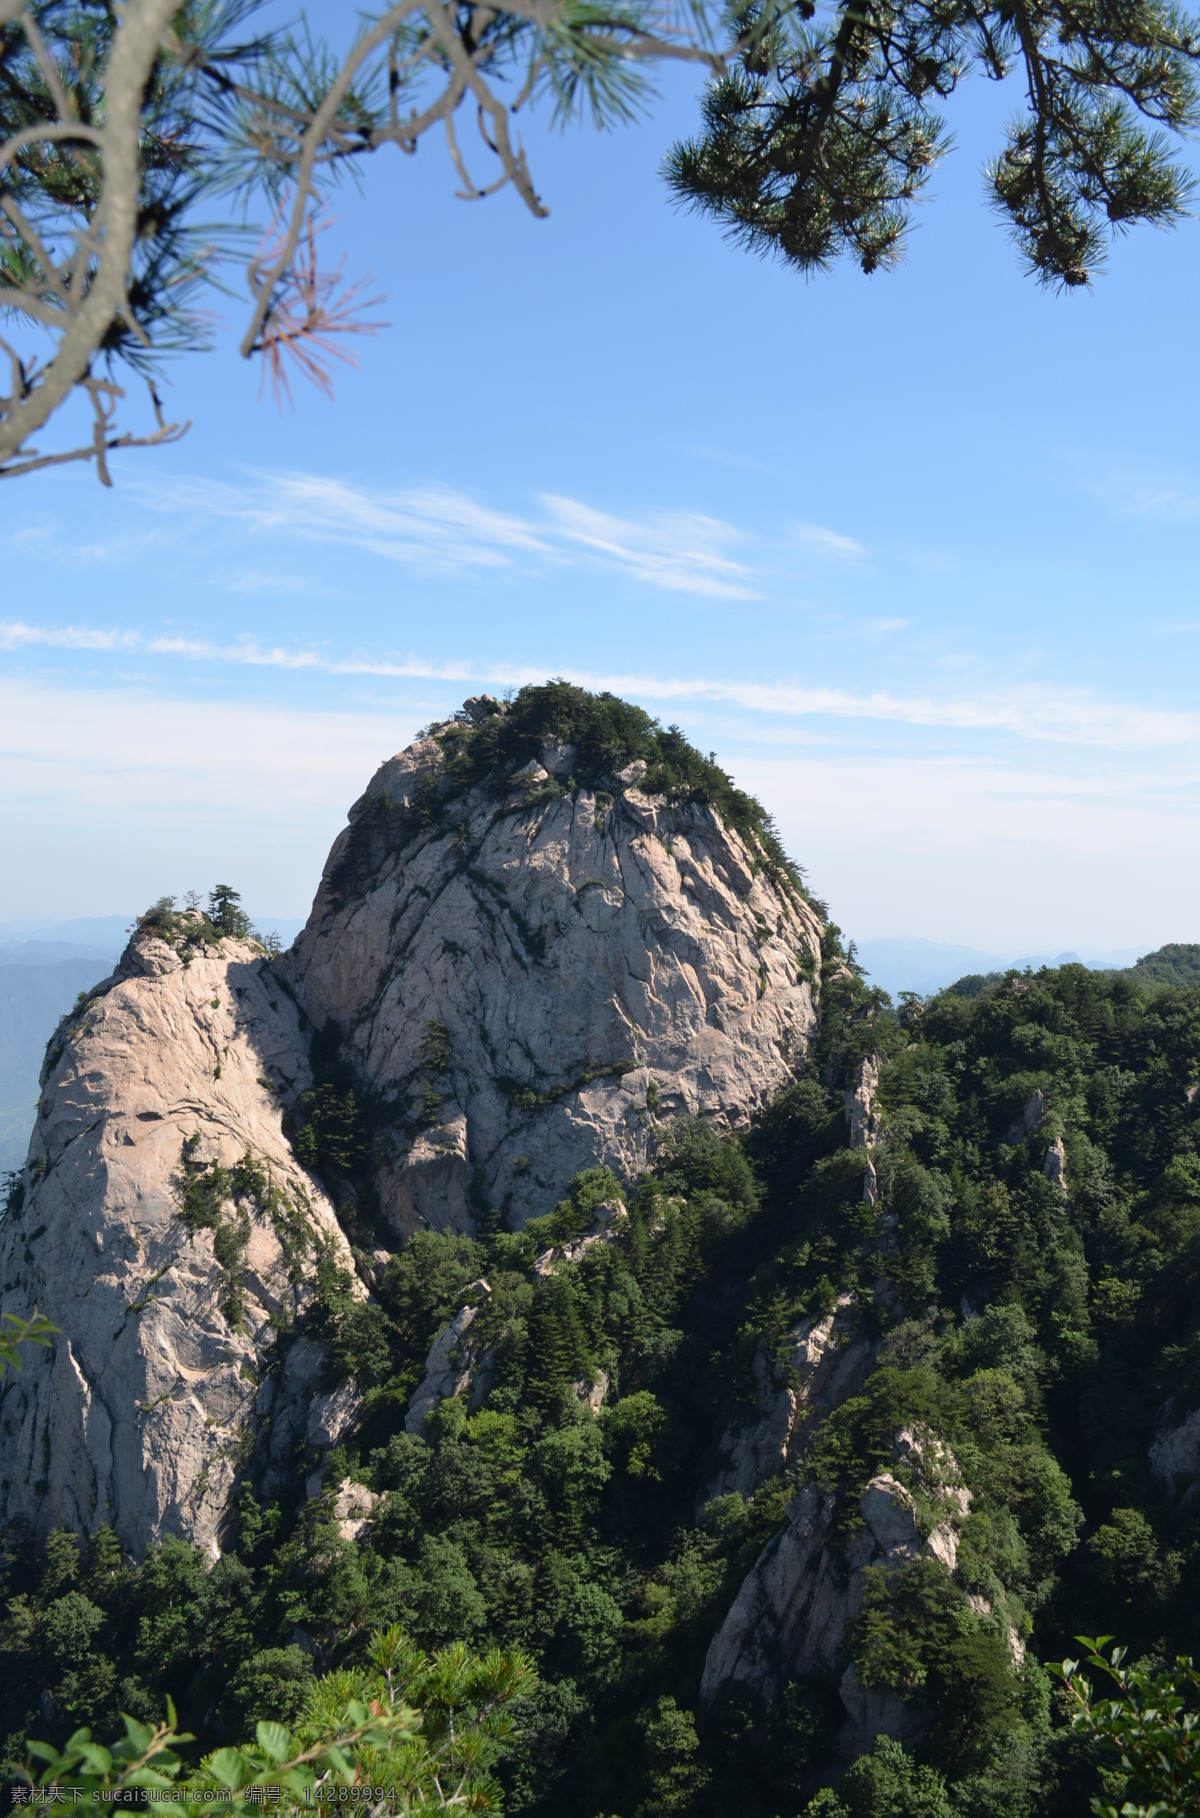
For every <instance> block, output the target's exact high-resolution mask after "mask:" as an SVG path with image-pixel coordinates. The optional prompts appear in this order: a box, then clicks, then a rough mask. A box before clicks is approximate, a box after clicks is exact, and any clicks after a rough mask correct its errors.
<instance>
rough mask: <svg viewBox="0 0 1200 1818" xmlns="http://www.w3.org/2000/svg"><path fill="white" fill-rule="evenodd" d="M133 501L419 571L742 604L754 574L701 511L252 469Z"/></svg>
mask: <svg viewBox="0 0 1200 1818" xmlns="http://www.w3.org/2000/svg"><path fill="white" fill-rule="evenodd" d="M140 497H141V498H142V500H143V502H144V503H145V504H146V505H147V506H149V507H150V508H151V509H152V510H155V511H159V512H162V513H163V514H164V515H169V516H171V517H172V518H173V519H174V520H175V522H176V524H177V525H180V526H182V527H184V528H185V529H186V528H190V527H191V526H192V525H193V524H197V525H198V524H210V523H211V522H212V521H213V520H214V519H223V520H225V521H226V522H229V523H234V524H239V525H242V526H244V527H245V528H246V529H247V530H248V531H249V532H250V533H252V534H255V535H275V536H278V535H285V536H289V537H294V538H297V539H300V540H301V541H310V542H311V541H316V542H325V543H342V544H347V545H350V546H352V547H353V548H355V549H365V550H369V551H371V552H372V553H373V554H375V555H378V556H381V557H383V558H384V559H386V560H388V561H393V562H398V563H402V564H404V565H406V566H408V567H411V568H415V569H417V570H419V571H420V572H422V573H425V574H435V575H463V574H470V573H483V572H487V571H494V570H496V569H505V568H513V567H515V566H517V565H520V566H522V567H523V568H525V569H527V570H528V569H530V568H533V569H534V570H537V569H539V568H543V569H544V568H547V567H549V568H557V567H562V566H563V565H566V564H578V563H584V562H585V563H599V564H601V565H602V566H604V567H606V568H610V569H615V570H617V571H618V572H619V573H623V574H625V575H627V576H628V577H629V578H630V579H632V580H636V581H640V582H642V583H644V584H645V585H647V586H650V587H658V588H663V589H665V590H667V591H669V592H673V593H692V594H701V595H707V596H709V597H713V598H718V599H745V598H749V597H752V596H753V594H754V591H755V589H754V585H753V578H752V575H751V571H750V569H749V568H747V567H746V566H745V565H744V564H743V563H740V562H737V561H735V560H734V559H733V558H732V556H731V555H730V553H729V551H730V550H731V548H732V547H733V546H734V545H735V544H736V543H738V542H739V541H741V540H743V539H742V533H741V532H740V531H738V530H737V529H736V528H735V527H734V526H733V525H731V524H726V523H723V522H721V521H720V520H719V519H717V518H711V517H706V516H705V515H704V514H703V513H701V512H690V511H685V512H651V513H647V514H645V515H644V516H641V517H617V516H614V515H612V514H610V513H607V512H604V511H600V510H598V509H596V508H595V507H594V506H591V505H588V504H585V503H584V502H582V501H581V500H578V499H571V498H564V497H562V496H560V495H558V494H545V495H543V496H542V497H541V499H540V500H539V505H540V511H539V512H538V513H537V514H536V515H535V514H530V515H526V516H516V515H514V514H512V513H509V512H502V511H496V510H493V509H491V507H489V506H487V505H485V504H481V503H480V502H479V501H478V500H477V499H474V498H472V497H471V496H470V495H469V494H467V493H464V492H460V491H457V490H455V489H453V488H450V487H437V486H425V487H409V488H399V489H386V488H372V487H365V486H359V485H355V484H352V483H351V482H349V481H346V480H338V479H330V478H327V477H324V476H322V475H318V474H306V473H288V472H271V473H263V472H255V473H251V474H249V475H248V476H247V479H246V481H245V483H244V484H242V485H233V484H230V483H228V482H225V481H216V480H200V479H194V480H179V481H165V482H164V481H158V482H154V483H151V484H147V485H143V486H142V488H141V489H140Z"/></svg>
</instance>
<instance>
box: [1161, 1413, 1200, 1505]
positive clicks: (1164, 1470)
mask: <svg viewBox="0 0 1200 1818" xmlns="http://www.w3.org/2000/svg"><path fill="white" fill-rule="evenodd" d="M1150 1469H1151V1470H1152V1471H1153V1472H1154V1475H1155V1476H1156V1477H1157V1478H1158V1480H1159V1482H1160V1483H1162V1484H1165V1486H1166V1487H1167V1489H1168V1490H1174V1489H1177V1488H1178V1487H1179V1485H1180V1484H1182V1483H1184V1482H1186V1481H1187V1479H1188V1478H1193V1479H1195V1478H1197V1477H1200V1408H1196V1409H1195V1410H1194V1411H1193V1412H1192V1413H1191V1414H1189V1415H1188V1416H1187V1417H1186V1419H1184V1420H1181V1421H1178V1422H1177V1423H1176V1425H1174V1426H1170V1427H1164V1428H1162V1430H1161V1431H1160V1432H1159V1434H1158V1435H1157V1437H1156V1438H1155V1440H1154V1441H1153V1443H1152V1444H1151V1447H1150Z"/></svg>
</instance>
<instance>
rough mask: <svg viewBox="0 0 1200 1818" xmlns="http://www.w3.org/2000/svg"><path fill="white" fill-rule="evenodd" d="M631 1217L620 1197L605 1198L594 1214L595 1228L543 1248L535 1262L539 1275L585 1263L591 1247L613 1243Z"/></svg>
mask: <svg viewBox="0 0 1200 1818" xmlns="http://www.w3.org/2000/svg"><path fill="white" fill-rule="evenodd" d="M628 1217H629V1213H628V1211H627V1210H626V1208H625V1206H624V1205H623V1204H622V1203H621V1201H620V1200H619V1199H618V1200H605V1202H604V1204H603V1205H600V1206H597V1207H596V1211H595V1214H594V1224H595V1229H594V1230H591V1231H589V1232H587V1234H586V1235H585V1236H583V1237H575V1238H571V1239H569V1240H568V1241H567V1242H566V1243H563V1244H552V1245H551V1246H550V1248H549V1249H548V1250H543V1251H542V1253H541V1255H540V1256H539V1257H538V1258H537V1259H536V1261H535V1262H534V1265H533V1268H534V1273H535V1275H542V1276H546V1275H553V1274H554V1273H555V1271H556V1270H557V1269H559V1268H560V1267H561V1266H562V1264H564V1263H577V1262H582V1260H583V1258H584V1257H585V1256H586V1255H587V1253H588V1251H589V1250H592V1249H595V1247H596V1245H597V1244H606V1243H611V1242H612V1240H613V1238H614V1237H617V1236H618V1235H619V1234H620V1231H621V1228H622V1226H623V1225H624V1224H625V1222H626V1220H627V1219H628Z"/></svg>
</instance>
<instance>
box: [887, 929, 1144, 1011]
mask: <svg viewBox="0 0 1200 1818" xmlns="http://www.w3.org/2000/svg"><path fill="white" fill-rule="evenodd" d="M1145 952H1146V948H1145V947H1119V948H1115V949H1113V950H1111V951H1108V952H1097V951H1096V950H1095V949H1094V948H1089V947H1085V948H1080V949H1072V950H1071V951H1070V952H1066V953H1030V952H1028V951H1025V952H1022V951H1021V950H1019V949H1018V948H1014V947H1008V948H1005V949H1003V950H1001V951H997V950H995V949H987V948H983V947H961V946H955V945H954V944H953V943H952V942H949V941H927V940H918V939H917V938H916V937H915V936H907V935H898V936H897V935H885V936H881V937H880V938H879V939H877V940H869V941H859V942H857V944H856V948H855V953H856V957H857V959H858V963H859V965H860V966H862V967H863V968H864V970H865V971H866V973H867V975H868V978H869V979H870V982H871V984H873V985H879V986H881V987H882V989H883V990H884V991H887V992H889V993H890V994H891V996H892V997H896V996H897V995H898V994H899V993H900V992H901V991H919V992H920V994H921V996H922V997H928V996H929V995H930V993H931V992H934V991H944V990H945V989H946V987H947V986H948V985H953V984H954V983H955V982H956V980H958V979H960V978H963V977H964V976H966V975H967V974H968V973H988V972H1005V971H1007V970H1008V968H1009V967H1010V966H1018V967H1020V968H1021V969H1022V970H1023V969H1024V968H1025V967H1026V966H1031V967H1032V968H1033V969H1034V970H1035V971H1036V970H1037V968H1038V967H1039V966H1066V965H1069V964H1070V963H1071V962H1072V961H1074V962H1076V963H1077V964H1080V965H1084V966H1092V967H1095V968H1097V969H1099V970H1101V971H1105V972H1109V971H1118V970H1121V969H1122V968H1124V967H1126V966H1132V965H1133V964H1134V962H1135V961H1136V960H1137V959H1138V958H1139V957H1140V956H1141V955H1142V954H1144V953H1145ZM1164 982H1165V981H1164ZM1172 982H1176V981H1172Z"/></svg>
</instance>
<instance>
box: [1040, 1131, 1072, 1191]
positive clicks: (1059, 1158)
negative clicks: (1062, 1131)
mask: <svg viewBox="0 0 1200 1818" xmlns="http://www.w3.org/2000/svg"><path fill="white" fill-rule="evenodd" d="M1042 1172H1043V1174H1044V1175H1045V1176H1046V1179H1047V1180H1048V1181H1049V1182H1050V1185H1051V1186H1052V1187H1057V1188H1058V1190H1059V1192H1060V1193H1061V1194H1062V1196H1063V1198H1064V1199H1065V1198H1066V1197H1067V1150H1066V1145H1065V1144H1064V1142H1063V1139H1062V1137H1061V1136H1056V1137H1055V1139H1054V1141H1053V1142H1052V1143H1051V1144H1050V1147H1049V1148H1048V1149H1047V1151H1046V1159H1045V1161H1044V1162H1043V1163H1042Z"/></svg>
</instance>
